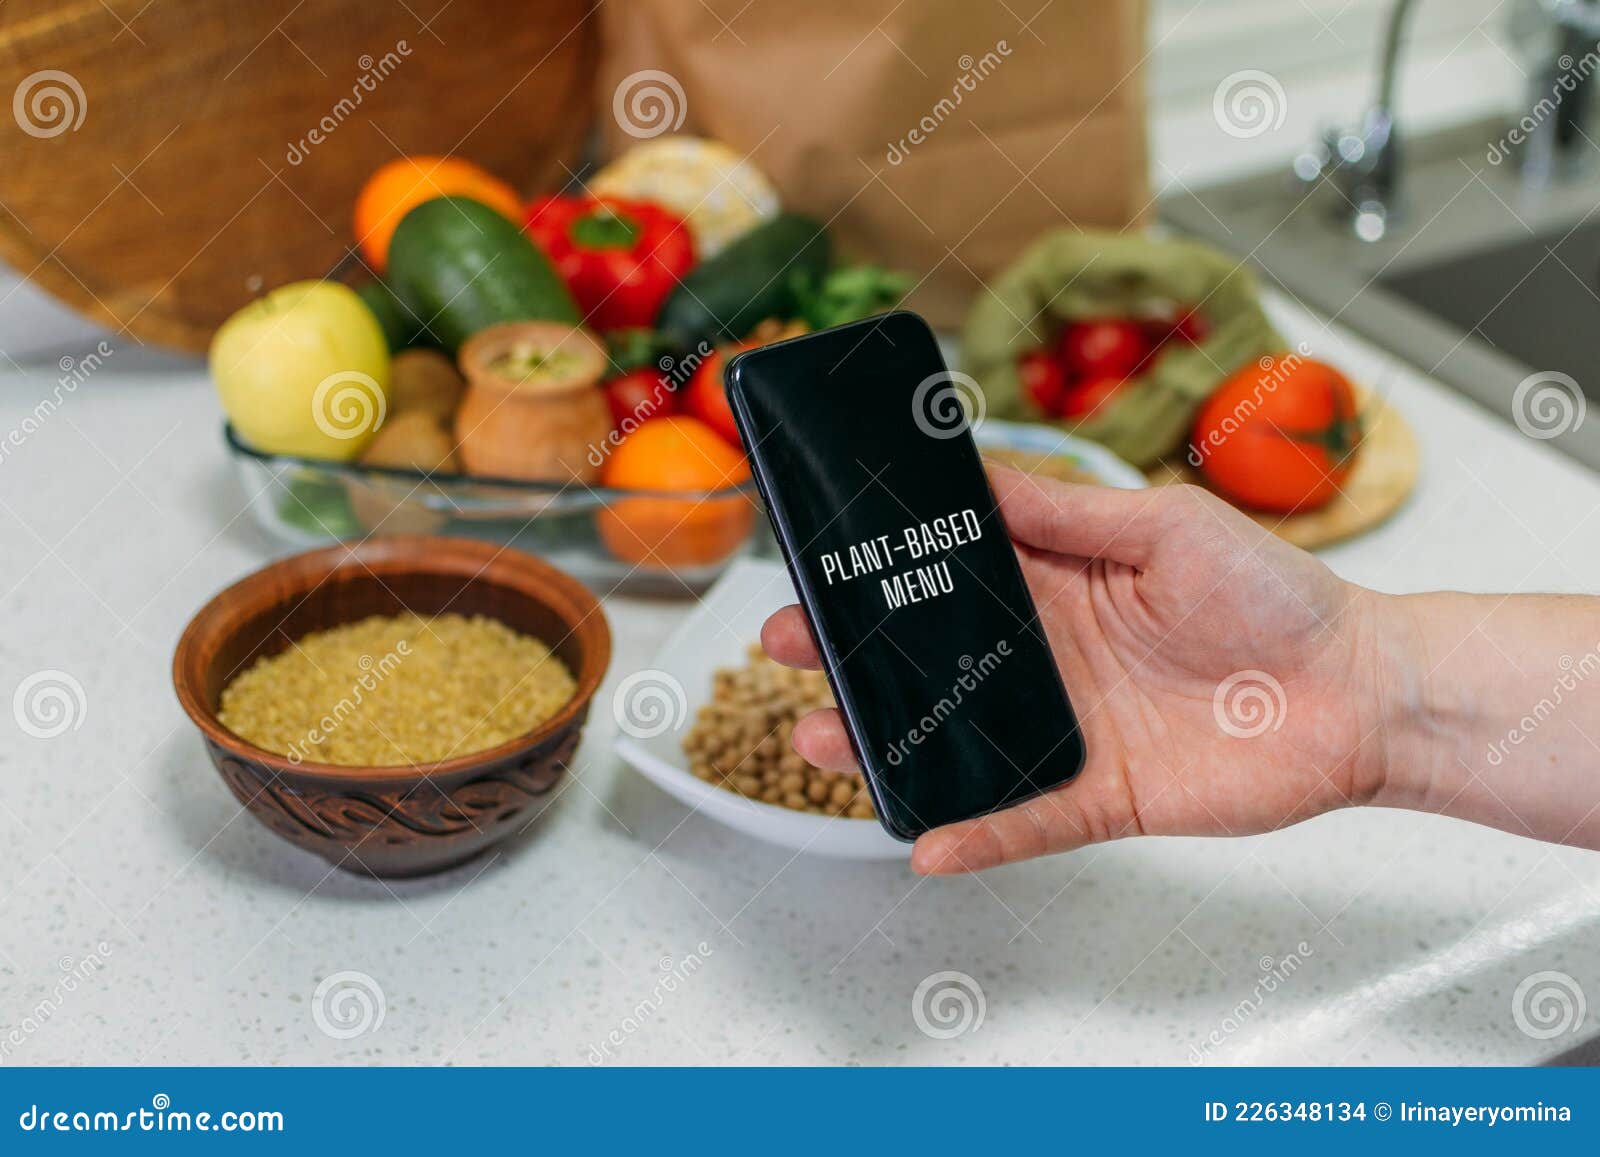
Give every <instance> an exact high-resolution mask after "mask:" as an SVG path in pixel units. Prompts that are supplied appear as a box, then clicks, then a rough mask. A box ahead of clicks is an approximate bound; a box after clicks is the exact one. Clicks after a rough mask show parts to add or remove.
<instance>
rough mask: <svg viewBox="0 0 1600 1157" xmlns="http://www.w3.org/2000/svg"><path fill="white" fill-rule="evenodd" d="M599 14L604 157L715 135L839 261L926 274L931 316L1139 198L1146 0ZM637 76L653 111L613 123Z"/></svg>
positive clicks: (630, 2) (920, 299)
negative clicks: (807, 222) (671, 136)
mask: <svg viewBox="0 0 1600 1157" xmlns="http://www.w3.org/2000/svg"><path fill="white" fill-rule="evenodd" d="M1036 10H1037V11H1036ZM600 19H601V21H602V32H603V42H604V48H603V53H602V66H601V78H600V88H599V93H598V100H599V105H600V122H601V125H602V148H603V150H604V152H605V154H606V155H607V156H615V155H617V154H619V153H621V152H624V151H626V149H627V148H628V147H629V146H630V145H632V144H635V143H637V142H638V141H639V140H640V139H642V137H644V136H645V135H655V134H656V133H660V132H667V131H674V132H680V133H693V134H698V135H701V136H708V137H713V138H716V139H718V140H721V141H725V142H726V143H728V144H729V145H731V146H733V147H734V148H735V149H737V150H739V151H740V152H741V153H744V154H746V155H748V157H749V158H750V160H751V161H752V162H753V163H755V164H756V165H757V166H758V167H760V168H761V169H762V170H763V171H764V172H766V173H767V174H768V175H769V176H770V177H771V178H772V179H773V181H774V182H775V183H776V185H777V186H778V189H779V191H780V193H781V194H782V196H783V199H784V204H785V206H786V207H788V208H791V209H797V210H800V211H803V212H808V213H811V214H813V215H815V216H817V217H818V218H820V219H821V220H823V221H826V222H828V223H829V230H830V232H831V233H832V234H833V236H834V239H835V242H836V245H837V248H838V250H839V251H840V252H841V253H842V254H843V255H844V256H845V257H846V258H848V259H850V260H864V261H876V262H879V263H882V264H884V265H888V266H892V267H896V268H900V269H904V270H907V271H908V272H910V273H912V274H913V275H914V276H915V277H917V278H919V279H920V281H919V284H918V285H917V288H916V289H915V290H914V291H913V293H912V295H911V298H910V301H909V304H910V305H911V306H912V308H915V309H917V310H919V311H921V312H922V313H923V314H925V315H926V316H927V317H929V318H930V319H931V320H932V321H933V322H934V323H935V324H936V325H940V326H945V327H951V326H955V325H956V324H958V323H959V322H960V320H961V318H962V315H963V313H964V311H965V308H966V305H967V303H968V302H969V301H970V300H971V297H972V294H973V292H974V291H975V290H976V288H977V287H978V285H979V282H980V279H982V278H986V277H988V276H990V275H992V274H994V273H996V272H998V271H999V270H1000V269H1001V268H1002V267H1004V266H1005V264H1006V263H1007V262H1008V261H1010V260H1011V259H1012V258H1014V257H1015V256H1016V255H1017V254H1018V253H1020V252H1021V251H1022V249H1023V248H1024V247H1025V246H1026V245H1027V244H1028V242H1030V241H1032V240H1033V239H1034V238H1036V237H1037V236H1039V235H1040V234H1042V233H1044V232H1045V231H1047V230H1049V229H1053V228H1056V227H1058V226H1061V225H1063V224H1066V225H1076V226H1078V227H1081V228H1088V227H1090V226H1100V227H1109V228H1121V227H1124V226H1127V225H1129V224H1131V223H1133V222H1135V221H1136V220H1137V219H1138V218H1139V217H1140V215H1141V214H1142V212H1143V211H1144V209H1145V205H1146V198H1147V193H1146V184H1145V132H1144V94H1143V87H1142V83H1141V77H1140V68H1139V62H1140V59H1141V57H1142V56H1143V53H1144V47H1143V45H1144V5H1143V3H1142V0H1054V3H1051V4H1046V5H1044V6H1043V7H1042V8H1041V7H1040V5H1039V3H1038V0H1028V2H1026V3H1020V4H1003V3H999V2H998V0H904V2H902V3H894V2H893V0H817V2H812V3H804V4H797V3H795V2H794V0H608V2H607V3H605V4H603V5H602V6H601V8H600ZM662 74H664V76H663V75H662ZM641 84H644V85H651V86H653V87H655V88H656V89H657V90H658V92H659V93H660V94H664V102H663V107H662V108H661V109H660V119H658V120H657V121H656V122H655V123H654V124H649V125H644V124H641V123H639V122H638V121H636V120H631V119H629V120H628V121H627V123H626V124H624V123H619V119H618V117H617V116H616V115H615V109H616V108H617V107H620V106H619V104H618V98H619V97H625V96H626V95H627V94H628V92H629V89H630V86H632V87H636V86H638V85H641Z"/></svg>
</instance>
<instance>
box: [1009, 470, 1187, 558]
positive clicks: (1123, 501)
mask: <svg viewBox="0 0 1600 1157" xmlns="http://www.w3.org/2000/svg"><path fill="white" fill-rule="evenodd" d="M985 465H986V466H987V467H988V471H989V484H990V485H991V486H992V487H993V488H994V494H995V498H997V499H998V500H999V503H1000V516H1001V518H1003V519H1004V520H1005V524H1006V532H1007V533H1008V534H1010V535H1011V537H1012V538H1014V539H1016V540H1017V541H1018V542H1021V543H1025V544H1026V545H1028V546H1032V547H1037V548H1038V549H1040V550H1048V551H1053V552H1055V553H1056V554H1071V555H1077V556H1078V557H1079V558H1107V559H1110V560H1112V561H1113V562H1124V563H1127V564H1129V565H1130V566H1144V565H1145V564H1146V563H1147V562H1148V561H1149V559H1150V556H1151V554H1152V553H1153V552H1154V550H1155V547H1156V544H1157V542H1159V541H1160V539H1161V536H1162V533H1163V531H1164V530H1165V519H1164V518H1163V517H1162V514H1161V511H1162V510H1163V508H1164V504H1163V491H1162V490H1161V489H1160V488H1152V489H1149V490H1121V489H1118V488H1117V487H1115V486H1095V485H1089V484H1086V483H1078V482H1058V481H1056V480H1055V479H1053V478H1040V477H1037V476H1035V475H1033V474H1027V473H1024V472H1023V471H1021V470H1014V469H1012V468H1011V467H1009V466H1002V465H1000V464H999V463H997V462H986V463H985Z"/></svg>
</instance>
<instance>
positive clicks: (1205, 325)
mask: <svg viewBox="0 0 1600 1157" xmlns="http://www.w3.org/2000/svg"><path fill="white" fill-rule="evenodd" d="M1172 336H1173V337H1175V338H1177V339H1178V340H1179V341H1186V342H1188V343H1189V344H1190V345H1199V344H1200V343H1201V342H1203V341H1205V340H1206V338H1208V337H1210V336H1211V323H1210V322H1209V321H1207V320H1206V319H1205V315H1204V314H1203V313H1201V312H1200V311H1199V310H1196V309H1191V310H1188V311H1186V312H1185V313H1184V314H1183V315H1182V316H1181V317H1179V318H1178V321H1177V323H1176V324H1175V325H1174V326H1173V327H1172Z"/></svg>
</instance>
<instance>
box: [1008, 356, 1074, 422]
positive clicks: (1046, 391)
mask: <svg viewBox="0 0 1600 1157" xmlns="http://www.w3.org/2000/svg"><path fill="white" fill-rule="evenodd" d="M1017 377H1018V378H1019V379H1021V381H1022V390H1023V392H1024V393H1025V394H1027V395H1028V397H1029V398H1030V399H1031V400H1032V401H1033V404H1034V405H1036V406H1038V407H1039V408H1040V409H1041V410H1043V411H1044V412H1045V413H1046V414H1051V415H1054V414H1059V413H1060V412H1061V403H1062V401H1063V400H1064V399H1065V398H1066V395H1067V371H1066V370H1065V369H1064V368H1063V367H1062V365H1061V363H1060V362H1058V361H1057V360H1056V359H1055V356H1054V355H1053V354H1051V353H1050V351H1049V350H1029V351H1028V352H1027V353H1025V354H1023V355H1022V356H1021V357H1020V358H1018V359H1017Z"/></svg>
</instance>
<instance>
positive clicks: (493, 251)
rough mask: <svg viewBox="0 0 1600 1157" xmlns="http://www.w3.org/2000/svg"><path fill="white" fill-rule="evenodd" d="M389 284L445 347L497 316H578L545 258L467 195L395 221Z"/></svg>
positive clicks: (572, 319)
mask: <svg viewBox="0 0 1600 1157" xmlns="http://www.w3.org/2000/svg"><path fill="white" fill-rule="evenodd" d="M389 287H390V288H391V289H393V290H394V293H395V296H396V297H398V298H399V299H400V302H401V304H402V305H404V306H406V308H408V309H409V310H410V311H411V312H412V313H413V314H415V315H416V316H417V317H420V318H421V319H422V320H423V321H424V322H426V324H427V327H428V331H429V333H431V334H432V335H433V337H434V338H435V339H436V340H437V341H438V342H439V344H440V345H441V346H443V347H444V348H445V349H447V350H450V351H451V352H454V351H455V350H456V349H457V348H458V347H459V346H460V345H461V343H462V342H464V341H466V340H467V339H468V338H469V337H471V336H472V335H473V334H475V333H477V332H478V331H479V330H480V329H486V328H488V327H489V326H491V325H497V324H498V323H500V322H502V321H560V322H565V323H566V324H568V325H579V324H581V323H582V321H583V315H582V314H580V313H579V312H578V307H577V305H576V303H574V302H573V300H572V295H571V294H570V293H568V292H567V287H566V285H565V284H564V283H563V282H562V280H561V277H560V275H559V274H557V273H556V271H555V268H554V267H553V266H552V265H551V264H550V260H549V258H547V257H546V256H545V255H544V254H543V253H541V252H540V251H539V250H538V249H537V248H535V247H534V244H533V242H531V241H529V240H528V239H527V237H525V236H524V235H523V233H522V231H521V230H520V229H518V228H517V227H516V226H515V225H513V224H512V223H511V222H510V221H507V220H506V219H505V218H504V217H502V216H501V215H500V214H499V213H497V212H496V211H495V210H493V209H491V208H489V206H487V205H485V204H483V203H482V202H481V201H474V200H472V199H471V198H470V197H435V198H433V199H432V200H431V201H424V202H423V203H422V204H420V205H418V206H417V207H416V208H415V209H413V210H411V212H409V213H407V214H406V215H405V217H403V218H402V219H401V221H400V224H399V226H398V227H397V228H396V229H395V231H394V237H393V238H392V239H391V240H390V242H389Z"/></svg>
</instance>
